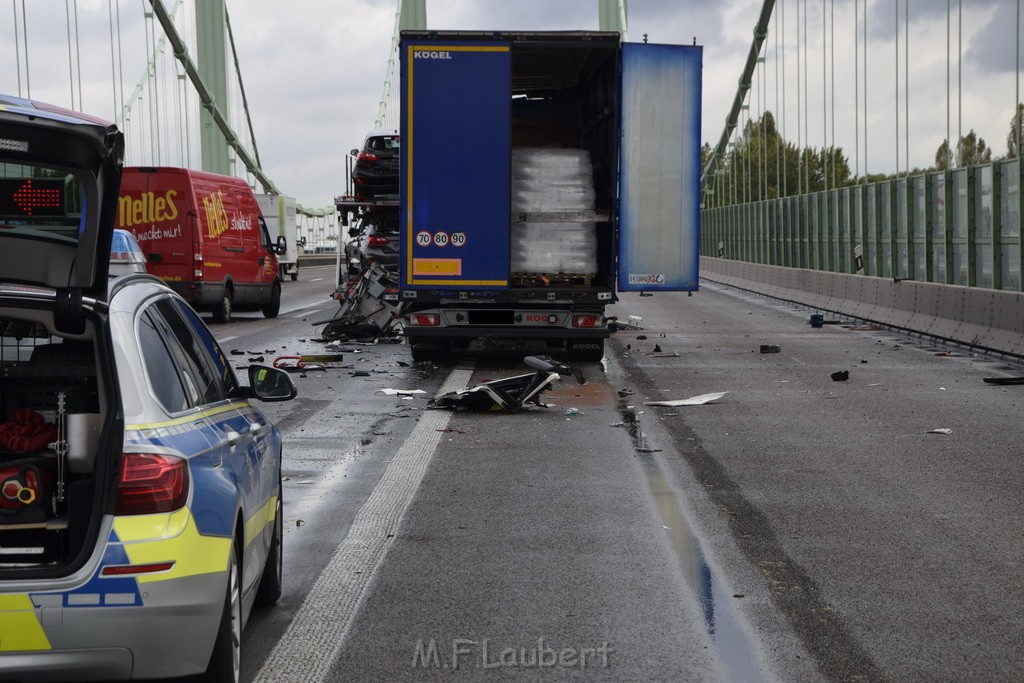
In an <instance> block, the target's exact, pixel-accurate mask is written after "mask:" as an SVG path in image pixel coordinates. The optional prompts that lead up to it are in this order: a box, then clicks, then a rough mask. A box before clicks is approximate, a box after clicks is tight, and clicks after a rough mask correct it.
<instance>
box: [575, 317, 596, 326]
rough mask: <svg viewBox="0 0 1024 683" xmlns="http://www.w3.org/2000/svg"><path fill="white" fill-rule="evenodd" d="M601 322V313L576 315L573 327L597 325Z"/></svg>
mask: <svg viewBox="0 0 1024 683" xmlns="http://www.w3.org/2000/svg"><path fill="white" fill-rule="evenodd" d="M600 322H601V316H599V315H574V316H573V317H572V326H573V327H597V326H598V324H600Z"/></svg>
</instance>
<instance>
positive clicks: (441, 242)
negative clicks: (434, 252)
mask: <svg viewBox="0 0 1024 683" xmlns="http://www.w3.org/2000/svg"><path fill="white" fill-rule="evenodd" d="M447 244H448V233H446V232H444V231H443V230H438V231H437V232H435V233H434V246H438V247H443V246H445V245H447Z"/></svg>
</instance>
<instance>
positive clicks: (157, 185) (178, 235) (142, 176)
mask: <svg viewBox="0 0 1024 683" xmlns="http://www.w3.org/2000/svg"><path fill="white" fill-rule="evenodd" d="M194 221H195V214H194V211H193V210H192V206H191V190H190V189H189V182H188V176H187V175H186V174H185V173H184V172H183V171H181V170H178V169H172V168H150V167H126V168H125V169H124V173H123V175H122V178H121V197H120V200H119V202H118V212H117V227H119V228H122V229H124V230H128V231H129V232H131V233H132V234H133V235H135V239H136V240H137V241H138V242H139V246H140V247H142V251H143V253H144V254H145V255H146V270H147V271H148V272H149V273H150V274H152V275H155V276H157V277H158V278H160V279H162V280H164V281H166V282H168V283H171V284H173V283H184V282H191V281H192V280H193V279H194V278H193V275H192V270H193V256H192V250H193V245H192V241H193V234H194V232H195V227H194V225H193V223H194ZM179 291H181V290H180V289H179Z"/></svg>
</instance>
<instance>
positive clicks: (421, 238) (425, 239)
mask: <svg viewBox="0 0 1024 683" xmlns="http://www.w3.org/2000/svg"><path fill="white" fill-rule="evenodd" d="M433 241H434V237H433V235H431V234H430V233H429V232H427V231H426V230H420V231H419V232H418V233H416V244H418V245H420V246H421V247H427V246H430V243H431V242H433Z"/></svg>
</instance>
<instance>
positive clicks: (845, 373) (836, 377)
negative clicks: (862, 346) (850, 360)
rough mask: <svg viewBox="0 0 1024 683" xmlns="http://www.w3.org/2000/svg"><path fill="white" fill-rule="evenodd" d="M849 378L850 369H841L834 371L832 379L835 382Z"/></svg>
mask: <svg viewBox="0 0 1024 683" xmlns="http://www.w3.org/2000/svg"><path fill="white" fill-rule="evenodd" d="M848 379H850V371H849V370H840V371H839V372H833V373H832V381H833V382H845V381H846V380H848Z"/></svg>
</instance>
